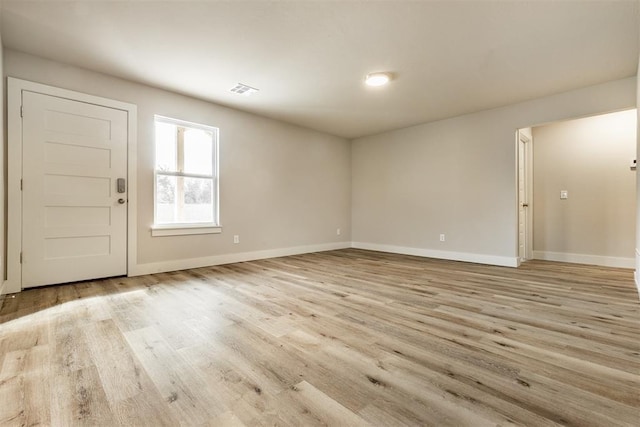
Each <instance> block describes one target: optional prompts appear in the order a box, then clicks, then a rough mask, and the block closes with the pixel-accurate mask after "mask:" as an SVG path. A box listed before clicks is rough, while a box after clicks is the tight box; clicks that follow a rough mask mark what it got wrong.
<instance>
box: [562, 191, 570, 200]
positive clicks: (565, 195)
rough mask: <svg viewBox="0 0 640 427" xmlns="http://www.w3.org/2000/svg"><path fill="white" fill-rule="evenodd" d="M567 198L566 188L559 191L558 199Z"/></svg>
mask: <svg viewBox="0 0 640 427" xmlns="http://www.w3.org/2000/svg"><path fill="white" fill-rule="evenodd" d="M568 198H569V192H568V191H567V190H561V191H560V200H566V199H568Z"/></svg>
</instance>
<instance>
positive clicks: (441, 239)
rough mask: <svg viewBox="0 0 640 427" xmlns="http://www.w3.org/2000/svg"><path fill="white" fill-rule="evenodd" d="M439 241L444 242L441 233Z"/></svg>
mask: <svg viewBox="0 0 640 427" xmlns="http://www.w3.org/2000/svg"><path fill="white" fill-rule="evenodd" d="M440 241H441V242H444V234H441V235H440Z"/></svg>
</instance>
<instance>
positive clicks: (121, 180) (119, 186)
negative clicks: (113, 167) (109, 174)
mask: <svg viewBox="0 0 640 427" xmlns="http://www.w3.org/2000/svg"><path fill="white" fill-rule="evenodd" d="M116 187H117V191H118V193H124V192H125V191H127V190H126V187H125V183H124V178H118V179H117V180H116Z"/></svg>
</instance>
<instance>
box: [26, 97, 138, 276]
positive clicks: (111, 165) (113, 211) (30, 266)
mask: <svg viewBox="0 0 640 427" xmlns="http://www.w3.org/2000/svg"><path fill="white" fill-rule="evenodd" d="M22 97H23V99H22V107H23V114H22V115H23V119H22V123H23V126H22V129H23V134H22V150H23V155H22V158H23V165H22V287H24V288H27V287H33V286H40V285H50V284H55V283H65V282H73V281H78V280H87V279H95V278H101V277H109V276H119V275H124V274H126V272H127V253H126V252H127V207H126V203H127V189H126V182H125V178H126V177H127V139H128V135H127V112H126V111H122V110H117V109H114V108H108V107H104V106H99V105H94V104H89V103H85V102H80V101H73V100H69V99H64V98H59V97H55V96H50V95H44V94H40V93H35V92H28V91H24V92H23V95H22ZM119 178H121V180H120V181H119V182H118V179H119ZM118 184H120V185H118Z"/></svg>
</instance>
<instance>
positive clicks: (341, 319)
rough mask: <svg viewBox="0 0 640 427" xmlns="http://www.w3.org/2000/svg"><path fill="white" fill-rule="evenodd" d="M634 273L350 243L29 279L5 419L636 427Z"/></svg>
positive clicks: (639, 345) (14, 307)
mask: <svg viewBox="0 0 640 427" xmlns="http://www.w3.org/2000/svg"><path fill="white" fill-rule="evenodd" d="M638 420H640V301H639V299H638V294H637V291H636V289H635V285H634V283H633V271H631V270H625V269H616V268H606V267H595V266H585V265H576V264H564V263H554V262H545V261H531V262H526V263H524V264H523V265H522V266H521V267H519V268H517V269H516V268H506V267H493V266H487V265H479V264H469V263H462V262H455V261H443V260H434V259H428V258H419V257H412V256H403V255H394V254H386V253H380V252H372V251H365V250H356V249H346V250H338V251H328V252H322V253H314V254H305V255H296V256H290V257H282V258H273V259H265V260H260V261H251V262H243V263H237V264H230V265H222V266H213V267H204V268H197V269H193V270H186V271H178V272H171V273H161V274H155V275H148V276H141V277H133V278H111V279H104V280H94V281H88V282H79V283H73V284H69V285H59V286H50V287H44V288H39V289H30V290H26V291H24V292H22V293H20V294H17V295H15V297H7V298H5V299H4V301H3V304H2V307H1V308H0V425H3V426H4V425H8V426H12V425H16V426H17V425H65V426H67V425H68V426H76V425H109V426H111V425H121V426H131V425H136V426H137V425H140V426H173V425H185V426H192V425H198V426H227V425H228V426H272V425H282V426H288V425H293V426H296V425H299V426H311V425H331V426H343V425H375V426H378V425H384V426H407V425H410V426H438V427H440V426H454V425H455V426H472V427H476V426H483V425H487V426H488V425H491V426H494V425H500V426H511V425H518V426H557V425H566V426H606V427H616V426H621V427H622V426H625V427H626V426H634V427H635V426H638V425H640V424H639V423H638Z"/></svg>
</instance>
